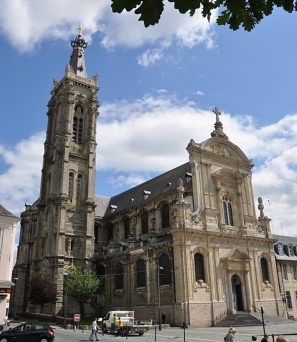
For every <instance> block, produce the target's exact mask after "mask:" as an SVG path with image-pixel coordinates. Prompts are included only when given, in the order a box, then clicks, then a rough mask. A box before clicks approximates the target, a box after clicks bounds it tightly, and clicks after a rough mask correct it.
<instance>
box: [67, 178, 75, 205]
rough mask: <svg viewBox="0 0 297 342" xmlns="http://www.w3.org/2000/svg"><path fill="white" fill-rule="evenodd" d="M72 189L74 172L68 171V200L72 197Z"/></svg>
mask: <svg viewBox="0 0 297 342" xmlns="http://www.w3.org/2000/svg"><path fill="white" fill-rule="evenodd" d="M73 189H74V173H73V172H70V173H69V180H68V198H69V201H72V199H73Z"/></svg>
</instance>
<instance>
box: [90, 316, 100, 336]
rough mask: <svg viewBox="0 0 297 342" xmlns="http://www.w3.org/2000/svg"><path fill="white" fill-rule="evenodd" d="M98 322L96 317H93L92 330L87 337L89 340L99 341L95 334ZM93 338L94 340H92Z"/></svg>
mask: <svg viewBox="0 0 297 342" xmlns="http://www.w3.org/2000/svg"><path fill="white" fill-rule="evenodd" d="M98 329H99V328H98V324H97V318H95V319H94V321H93V323H92V332H91V335H90V337H89V341H99V338H98V335H97V330H98ZM94 338H95V340H94Z"/></svg>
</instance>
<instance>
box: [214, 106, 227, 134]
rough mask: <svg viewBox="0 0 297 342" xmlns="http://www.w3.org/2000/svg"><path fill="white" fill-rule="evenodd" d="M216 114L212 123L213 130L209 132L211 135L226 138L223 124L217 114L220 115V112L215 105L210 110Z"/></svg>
mask: <svg viewBox="0 0 297 342" xmlns="http://www.w3.org/2000/svg"><path fill="white" fill-rule="evenodd" d="M212 112H213V113H215V115H216V122H215V124H214V128H215V129H214V131H212V132H211V134H210V135H211V136H212V137H219V138H225V139H228V136H227V135H226V134H225V133H224V130H223V124H222V123H221V121H220V118H219V115H221V112H220V111H219V110H218V108H217V107H215V108H214V109H213V111H212Z"/></svg>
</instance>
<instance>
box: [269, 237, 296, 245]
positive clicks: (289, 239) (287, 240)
mask: <svg viewBox="0 0 297 342" xmlns="http://www.w3.org/2000/svg"><path fill="white" fill-rule="evenodd" d="M272 236H273V238H274V239H276V240H277V242H281V243H283V244H284V245H288V244H292V245H297V236H283V235H276V234H273V235H272Z"/></svg>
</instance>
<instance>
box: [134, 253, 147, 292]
mask: <svg viewBox="0 0 297 342" xmlns="http://www.w3.org/2000/svg"><path fill="white" fill-rule="evenodd" d="M145 278H146V277H145V262H144V260H142V259H139V260H137V261H136V287H145V285H146V280H145Z"/></svg>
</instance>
